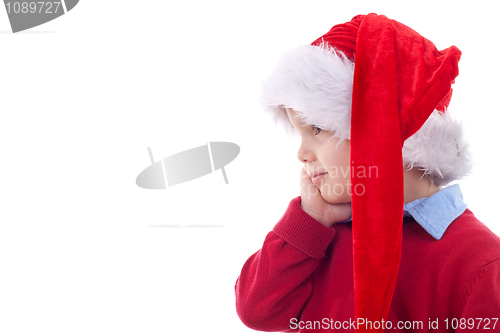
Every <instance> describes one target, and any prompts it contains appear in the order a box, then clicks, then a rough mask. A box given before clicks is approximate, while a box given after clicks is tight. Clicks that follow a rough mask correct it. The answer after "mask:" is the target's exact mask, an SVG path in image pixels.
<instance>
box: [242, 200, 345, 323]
mask: <svg viewBox="0 0 500 333" xmlns="http://www.w3.org/2000/svg"><path fill="white" fill-rule="evenodd" d="M300 203H301V198H300V196H299V197H296V198H294V199H293V200H291V201H290V204H289V205H288V208H287V210H286V212H285V214H284V215H283V216H282V217H281V219H280V220H279V222H278V223H277V224H276V225H275V227H274V228H273V231H271V232H269V234H268V235H267V237H266V239H265V241H264V244H263V246H262V249H260V250H259V251H257V252H256V253H255V254H253V255H252V256H251V257H250V258H249V259H248V260H247V261H246V263H245V264H244V266H243V268H242V270H241V273H240V276H239V277H238V279H237V281H236V285H235V293H236V311H237V313H238V316H239V317H240V319H241V321H242V322H243V323H244V324H245V325H246V326H248V327H250V328H252V329H255V330H261V331H287V330H288V329H289V326H290V324H291V320H292V319H293V318H296V319H297V320H299V319H300V314H301V312H302V309H303V307H304V305H305V303H306V302H307V300H308V298H309V296H310V295H311V291H312V281H311V274H312V272H313V271H314V270H315V269H316V267H317V266H318V263H319V261H320V259H321V258H323V257H324V253H325V250H326V248H327V247H328V244H329V243H330V242H331V241H332V240H333V238H334V236H335V230H334V229H333V228H328V227H326V226H324V225H323V224H321V223H319V222H318V221H316V220H315V219H313V218H312V217H311V216H309V215H308V214H307V213H305V212H304V211H303V210H302V208H301V207H300ZM287 332H293V330H288V331H287Z"/></svg>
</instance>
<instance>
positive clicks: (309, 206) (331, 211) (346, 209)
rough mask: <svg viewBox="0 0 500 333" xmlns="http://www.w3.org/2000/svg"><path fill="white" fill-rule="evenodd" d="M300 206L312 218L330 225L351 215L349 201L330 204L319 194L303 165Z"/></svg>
mask: <svg viewBox="0 0 500 333" xmlns="http://www.w3.org/2000/svg"><path fill="white" fill-rule="evenodd" d="M300 196H301V204H300V206H301V208H302V210H304V212H306V213H307V214H308V215H309V216H311V217H312V218H313V219H315V220H317V221H318V222H320V223H321V224H323V225H325V226H327V227H330V226H331V225H332V224H333V223H335V222H339V221H344V220H347V219H348V218H350V217H351V216H352V212H351V203H350V202H348V203H339V204H331V203H328V202H326V201H325V199H323V197H322V196H321V192H320V191H319V189H318V187H317V186H316V185H315V184H313V182H312V181H311V178H310V177H309V175H308V174H307V172H306V170H305V167H304V168H302V170H301V171H300Z"/></svg>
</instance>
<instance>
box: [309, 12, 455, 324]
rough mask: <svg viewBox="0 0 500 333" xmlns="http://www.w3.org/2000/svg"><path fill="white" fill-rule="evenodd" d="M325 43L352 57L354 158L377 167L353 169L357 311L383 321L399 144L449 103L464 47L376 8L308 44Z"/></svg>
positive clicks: (392, 270)
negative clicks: (439, 41) (444, 45)
mask: <svg viewBox="0 0 500 333" xmlns="http://www.w3.org/2000/svg"><path fill="white" fill-rule="evenodd" d="M323 42H325V43H326V44H329V45H330V46H334V47H335V48H337V49H339V50H341V51H343V52H344V53H345V54H346V55H347V56H348V57H350V58H354V61H355V72H354V83H353V97H352V115H351V163H352V166H353V167H354V168H355V170H361V169H362V168H365V169H368V168H371V167H376V168H377V177H376V178H375V177H372V178H367V177H361V178H359V177H358V176H357V174H356V173H351V184H352V191H351V192H352V193H353V194H352V218H353V252H354V290H355V304H356V317H359V318H368V319H370V320H381V319H382V318H386V317H387V314H388V311H389V307H390V302H391V298H392V294H393V290H394V287H395V283H396V278H397V274H398V267H399V262H400V256H401V235H402V226H401V220H402V217H403V204H404V197H403V194H404V184H403V162H402V151H401V149H402V147H403V143H404V141H405V140H406V139H407V138H408V137H410V136H411V135H413V134H414V133H416V132H417V131H418V130H419V129H420V127H422V125H423V124H424V122H425V121H426V120H427V118H428V117H429V116H430V114H431V113H432V111H433V110H434V109H435V108H436V107H437V108H438V109H440V110H444V108H445V107H446V106H447V105H448V103H449V101H450V98H451V90H450V89H451V83H452V82H453V80H454V79H455V77H456V76H457V75H458V61H459V59H460V55H461V52H460V51H459V50H458V49H457V48H456V47H454V46H452V47H450V48H448V49H445V50H443V51H438V50H437V49H436V47H435V46H434V44H433V43H432V42H430V41H429V40H427V39H426V38H424V37H422V36H421V35H419V34H418V33H417V32H415V31H414V30H412V29H411V28H409V27H407V26H405V25H404V24H401V23H399V22H397V21H394V20H390V19H388V18H387V17H385V16H383V15H376V14H369V15H366V16H364V15H358V16H356V17H354V18H353V19H352V20H351V21H350V22H347V23H345V24H340V25H336V26H334V27H333V28H332V29H331V30H330V31H329V32H328V33H326V34H325V35H324V36H322V37H320V38H318V39H317V40H315V41H314V42H313V43H312V45H319V44H321V43H323ZM360 331H365V330H360ZM374 331H382V330H374Z"/></svg>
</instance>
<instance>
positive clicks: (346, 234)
mask: <svg viewBox="0 0 500 333" xmlns="http://www.w3.org/2000/svg"><path fill="white" fill-rule="evenodd" d="M300 200H301V198H300V197H297V198H295V199H293V200H292V201H291V202H290V204H289V206H288V209H287V211H286V212H285V214H284V215H283V217H282V218H281V219H280V221H279V222H278V223H277V224H276V226H275V227H274V229H273V231H271V232H270V233H269V234H268V235H267V237H266V239H265V241H264V245H263V246H262V249H261V250H259V251H257V252H256V253H255V254H254V255H252V256H251V257H250V258H249V259H248V260H247V262H246V263H245V265H244V266H243V269H242V271H241V274H240V276H239V278H238V280H237V281H236V286H235V291H236V310H237V313H238V316H239V317H240V319H241V320H242V322H243V323H244V324H245V325H247V326H248V327H250V328H253V329H255V330H260V331H270V332H273V331H286V332H299V331H300V332H329V331H342V332H354V331H355V330H354V328H356V327H360V328H361V327H368V328H369V327H370V325H371V327H375V328H377V325H379V326H381V327H385V328H386V332H390V331H403V330H404V331H415V332H431V331H432V332H462V331H463V332H465V331H467V332H483V331H484V332H500V322H499V321H500V319H499V318H500V238H499V237H498V236H496V235H495V234H494V233H492V232H491V231H490V230H489V229H488V228H487V227H486V226H485V225H484V224H483V223H481V222H480V221H479V220H478V219H477V218H476V217H475V216H474V215H473V214H472V212H471V211H470V210H469V209H466V210H465V212H464V213H463V214H462V215H461V216H459V217H458V218H457V219H456V220H454V221H453V222H452V223H451V224H450V226H449V227H448V229H447V230H446V232H445V234H444V235H443V237H442V238H441V239H440V240H436V239H434V238H433V237H432V236H431V235H429V234H428V233H427V232H426V231H425V230H424V229H423V228H422V227H421V226H420V225H419V224H418V223H417V222H415V221H412V222H410V223H406V224H404V226H403V249H402V254H401V264H400V268H399V275H398V280H397V283H396V289H395V291H394V296H393V299H392V303H391V308H390V311H389V316H388V318H387V322H385V321H384V322H372V323H367V322H364V319H363V318H359V319H355V318H354V296H353V295H354V290H353V267H352V224H351V223H341V224H334V225H333V226H332V227H330V228H327V227H325V226H324V225H322V224H321V223H319V222H318V221H316V220H314V219H313V218H312V217H310V216H309V215H307V214H306V213H305V212H304V211H303V210H302V209H301V208H300ZM398 327H399V328H398ZM389 328H391V329H389ZM404 328H406V329H404Z"/></svg>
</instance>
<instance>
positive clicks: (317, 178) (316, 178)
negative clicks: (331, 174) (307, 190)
mask: <svg viewBox="0 0 500 333" xmlns="http://www.w3.org/2000/svg"><path fill="white" fill-rule="evenodd" d="M327 174H328V172H324V173H319V174H317V175H315V176H313V177H311V181H312V182H313V183H314V184H317V183H320V182H321V180H322V179H323V178H324V177H325V176H326V175H327Z"/></svg>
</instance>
